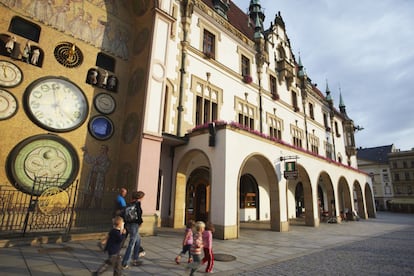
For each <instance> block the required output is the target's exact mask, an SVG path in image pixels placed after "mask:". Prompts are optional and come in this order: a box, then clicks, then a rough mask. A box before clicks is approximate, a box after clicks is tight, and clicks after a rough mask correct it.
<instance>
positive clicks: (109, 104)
mask: <svg viewBox="0 0 414 276" xmlns="http://www.w3.org/2000/svg"><path fill="white" fill-rule="evenodd" d="M94 104H95V108H96V110H98V111H99V112H101V113H102V114H111V113H112V112H114V111H115V106H116V104H115V99H114V98H113V97H112V96H111V95H109V94H108V93H100V94H98V95H96V97H95V99H94Z"/></svg>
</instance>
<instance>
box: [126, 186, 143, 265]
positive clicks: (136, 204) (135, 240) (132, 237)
mask: <svg viewBox="0 0 414 276" xmlns="http://www.w3.org/2000/svg"><path fill="white" fill-rule="evenodd" d="M144 196H145V193H144V192H142V191H134V192H133V193H132V201H131V203H130V204H128V205H127V207H126V208H125V215H124V216H125V222H126V224H125V228H126V229H127V231H128V233H129V243H128V247H127V249H126V251H125V255H124V258H123V259H122V268H123V269H127V268H128V262H129V259H130V257H131V253H133V254H132V257H133V258H132V265H135V266H139V265H141V264H142V261H140V260H139V249H140V247H141V236H140V235H139V227H140V225H141V224H142V209H141V200H142V199H143V198H144Z"/></svg>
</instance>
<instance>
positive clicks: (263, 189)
mask: <svg viewBox="0 0 414 276" xmlns="http://www.w3.org/2000/svg"><path fill="white" fill-rule="evenodd" d="M245 175H250V177H254V179H255V181H256V182H257V186H258V193H259V200H258V204H259V206H258V207H259V212H260V213H259V214H258V218H259V220H268V219H270V228H271V230H274V231H281V229H282V226H281V222H280V201H279V186H278V184H279V181H278V177H277V175H276V172H275V168H274V166H273V164H272V163H271V162H270V161H269V160H268V159H267V158H266V157H264V156H262V155H259V154H252V155H250V156H247V157H246V158H245V160H244V161H243V162H242V165H241V167H240V171H239V177H238V179H239V181H238V189H237V191H238V193H239V194H238V195H237V196H238V206H239V212H238V223H239V227H238V228H240V218H241V213H240V206H241V203H240V182H241V180H242V177H243V176H245ZM238 231H239V230H238ZM239 232H240V231H239ZM238 235H239V233H238Z"/></svg>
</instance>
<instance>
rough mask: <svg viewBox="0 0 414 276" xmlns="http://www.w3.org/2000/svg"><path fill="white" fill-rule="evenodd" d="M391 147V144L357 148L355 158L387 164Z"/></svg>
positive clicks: (392, 146)
mask: <svg viewBox="0 0 414 276" xmlns="http://www.w3.org/2000/svg"><path fill="white" fill-rule="evenodd" d="M393 148H394V145H393V144H391V145H387V146H380V147H374V148H360V149H358V150H357V159H361V160H367V161H373V162H376V163H382V164H387V163H388V153H391V152H393Z"/></svg>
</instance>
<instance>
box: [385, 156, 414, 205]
mask: <svg viewBox="0 0 414 276" xmlns="http://www.w3.org/2000/svg"><path fill="white" fill-rule="evenodd" d="M388 162H389V164H390V169H391V176H392V177H391V178H392V182H393V186H394V198H393V199H392V200H391V202H390V203H391V211H397V212H409V213H414V194H413V189H414V150H408V151H395V152H391V153H389V154H388Z"/></svg>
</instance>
